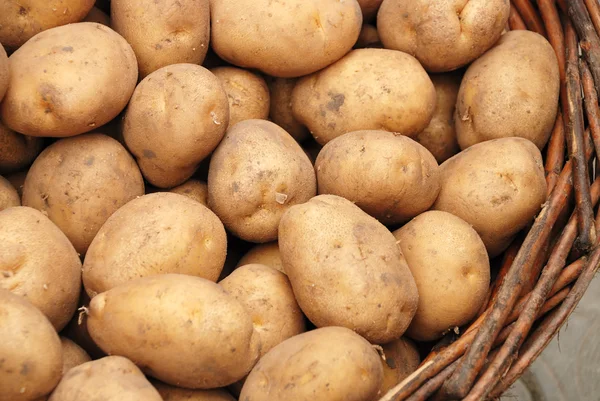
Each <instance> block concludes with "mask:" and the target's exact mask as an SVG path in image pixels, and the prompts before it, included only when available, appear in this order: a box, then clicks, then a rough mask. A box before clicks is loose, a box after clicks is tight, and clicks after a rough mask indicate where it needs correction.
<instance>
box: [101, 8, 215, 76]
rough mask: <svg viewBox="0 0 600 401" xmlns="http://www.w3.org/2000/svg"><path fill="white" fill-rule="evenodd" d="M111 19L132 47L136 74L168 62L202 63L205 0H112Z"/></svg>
mask: <svg viewBox="0 0 600 401" xmlns="http://www.w3.org/2000/svg"><path fill="white" fill-rule="evenodd" d="M110 14H111V23H112V26H113V27H114V29H115V31H117V32H119V33H120V34H121V35H123V37H124V38H125V39H127V41H128V42H129V43H130V44H131V47H133V50H134V51H135V55H136V56H137V60H138V64H139V70H140V77H142V78H144V77H146V76H147V75H148V74H150V73H152V72H154V71H156V70H158V69H159V68H162V67H165V66H167V65H170V64H178V63H191V64H202V62H203V61H204V57H205V56H206V51H207V49H208V40H209V35H210V21H209V19H210V11H209V0H164V1H155V0H112V1H111V5H110Z"/></svg>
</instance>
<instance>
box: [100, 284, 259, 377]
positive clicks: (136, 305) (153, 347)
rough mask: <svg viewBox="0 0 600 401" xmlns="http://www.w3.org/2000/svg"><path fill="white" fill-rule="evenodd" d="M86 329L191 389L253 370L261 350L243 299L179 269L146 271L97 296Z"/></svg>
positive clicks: (114, 350)
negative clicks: (177, 271) (156, 272)
mask: <svg viewBox="0 0 600 401" xmlns="http://www.w3.org/2000/svg"><path fill="white" fill-rule="evenodd" d="M88 328H89V331H90V334H91V335H92V338H93V339H94V341H95V342H96V343H97V344H98V345H99V346H100V347H101V348H102V349H103V350H104V351H106V352H107V353H109V354H111V355H123V356H126V357H128V358H130V359H131V360H132V361H134V362H135V363H136V364H137V365H138V366H142V367H143V370H144V371H145V373H147V374H149V375H151V376H153V377H155V378H157V379H159V380H161V381H164V382H165V383H168V384H171V385H176V386H180V387H186V388H197V389H212V388H218V387H223V386H227V385H229V384H231V383H234V382H236V381H238V380H240V379H241V378H242V377H244V376H246V375H247V374H248V373H249V372H250V369H252V367H253V366H254V364H255V363H256V360H257V358H258V354H259V351H260V339H259V337H258V334H257V333H256V332H255V331H254V328H253V325H252V318H251V317H250V315H249V313H248V312H247V311H246V309H245V307H244V306H242V304H241V303H240V302H238V301H237V300H236V299H235V298H233V297H232V296H231V295H229V294H227V293H226V292H225V290H223V289H222V288H221V286H219V285H218V284H215V283H213V282H210V281H208V280H205V279H202V278H198V277H191V276H185V275H179V274H162V275H157V276H152V277H145V278H141V279H138V280H135V281H130V282H128V283H125V284H123V285H121V286H119V287H116V288H113V289H112V290H109V291H107V292H105V293H102V294H99V295H97V296H96V297H94V298H93V299H92V302H91V303H90V311H89V316H88ZM140 330H141V332H140ZM140 334H141V335H140Z"/></svg>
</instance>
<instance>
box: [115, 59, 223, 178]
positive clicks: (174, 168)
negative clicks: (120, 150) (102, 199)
mask: <svg viewBox="0 0 600 401" xmlns="http://www.w3.org/2000/svg"><path fill="white" fill-rule="evenodd" d="M228 124H229V103H228V102H227V93H225V90H224V89H223V86H222V85H221V82H220V81H219V79H218V78H217V77H216V76H215V75H214V74H213V73H211V72H210V71H208V70H207V69H206V68H204V67H200V66H199V65H194V64H175V65H170V66H167V67H163V68H161V69H159V70H157V71H155V72H153V73H152V74H150V75H149V76H147V77H146V78H144V80H142V82H140V84H139V85H138V86H137V88H136V89H135V92H134V93H133V97H132V98H131V101H130V102H129V107H128V108H127V112H126V113H125V120H124V125H123V137H124V139H125V143H126V144H127V147H128V148H129V150H130V151H131V153H133V155H134V156H135V158H136V159H137V162H138V164H139V165H140V169H141V170H142V174H144V177H145V178H146V179H147V180H148V181H149V182H150V183H151V184H152V185H155V186H157V187H160V188H171V187H174V186H177V185H180V184H183V183H184V182H185V181H186V180H187V179H188V178H190V177H191V176H192V175H193V174H194V172H195V171H196V169H197V168H198V165H199V164H200V162H201V161H202V160H204V158H206V157H207V156H208V155H210V153H211V152H212V151H213V150H214V149H215V148H216V147H217V145H218V144H219V142H220V141H221V139H222V138H223V135H224V134H225V130H226V129H227V125H228Z"/></svg>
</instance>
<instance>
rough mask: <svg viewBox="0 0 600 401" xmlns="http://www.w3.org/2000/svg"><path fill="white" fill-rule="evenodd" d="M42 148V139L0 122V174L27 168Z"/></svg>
mask: <svg viewBox="0 0 600 401" xmlns="http://www.w3.org/2000/svg"><path fill="white" fill-rule="evenodd" d="M0 47H1V46H0ZM42 146H43V139H42V138H37V137H34V136H25V135H21V134H19V133H17V132H14V131H13V130H11V129H9V128H7V127H5V126H4V124H2V122H0V173H2V174H6V173H12V172H15V171H19V170H21V169H23V168H25V167H27V166H28V165H30V164H31V163H32V162H33V160H34V159H35V158H36V156H37V155H38V154H39V153H40V151H41V150H42Z"/></svg>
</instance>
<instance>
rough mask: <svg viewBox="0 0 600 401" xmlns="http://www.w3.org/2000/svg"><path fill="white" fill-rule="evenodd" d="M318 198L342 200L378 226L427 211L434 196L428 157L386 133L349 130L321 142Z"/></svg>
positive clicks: (435, 177) (435, 174)
mask: <svg viewBox="0 0 600 401" xmlns="http://www.w3.org/2000/svg"><path fill="white" fill-rule="evenodd" d="M315 168H316V171H317V182H318V189H319V194H333V195H338V196H341V197H343V198H346V199H348V200H350V201H352V202H353V203H355V204H356V205H357V206H358V207H360V208H361V209H363V210H364V211H365V212H367V213H368V214H370V215H371V216H373V217H375V218H376V219H378V220H379V221H381V222H382V223H384V224H396V223H403V222H405V221H408V220H410V219H411V218H413V217H415V216H416V215H418V214H420V213H423V212H424V211H426V210H428V209H429V208H430V207H431V206H432V205H433V203H434V202H435V199H436V198H437V195H438V192H439V191H440V173H439V171H438V170H439V167H438V164H437V162H436V160H435V158H434V157H433V155H432V154H431V153H430V152H429V151H428V150H427V149H425V147H423V146H422V145H420V144H418V143H417V142H415V141H413V140H412V139H410V138H408V137H405V136H402V135H398V134H395V133H391V132H386V131H354V132H350V133H348V134H345V135H342V136H340V137H337V138H335V139H334V140H332V141H331V142H329V143H327V145H325V146H324V147H323V149H322V150H321V152H320V153H319V156H318V157H317V161H316V163H315Z"/></svg>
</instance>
